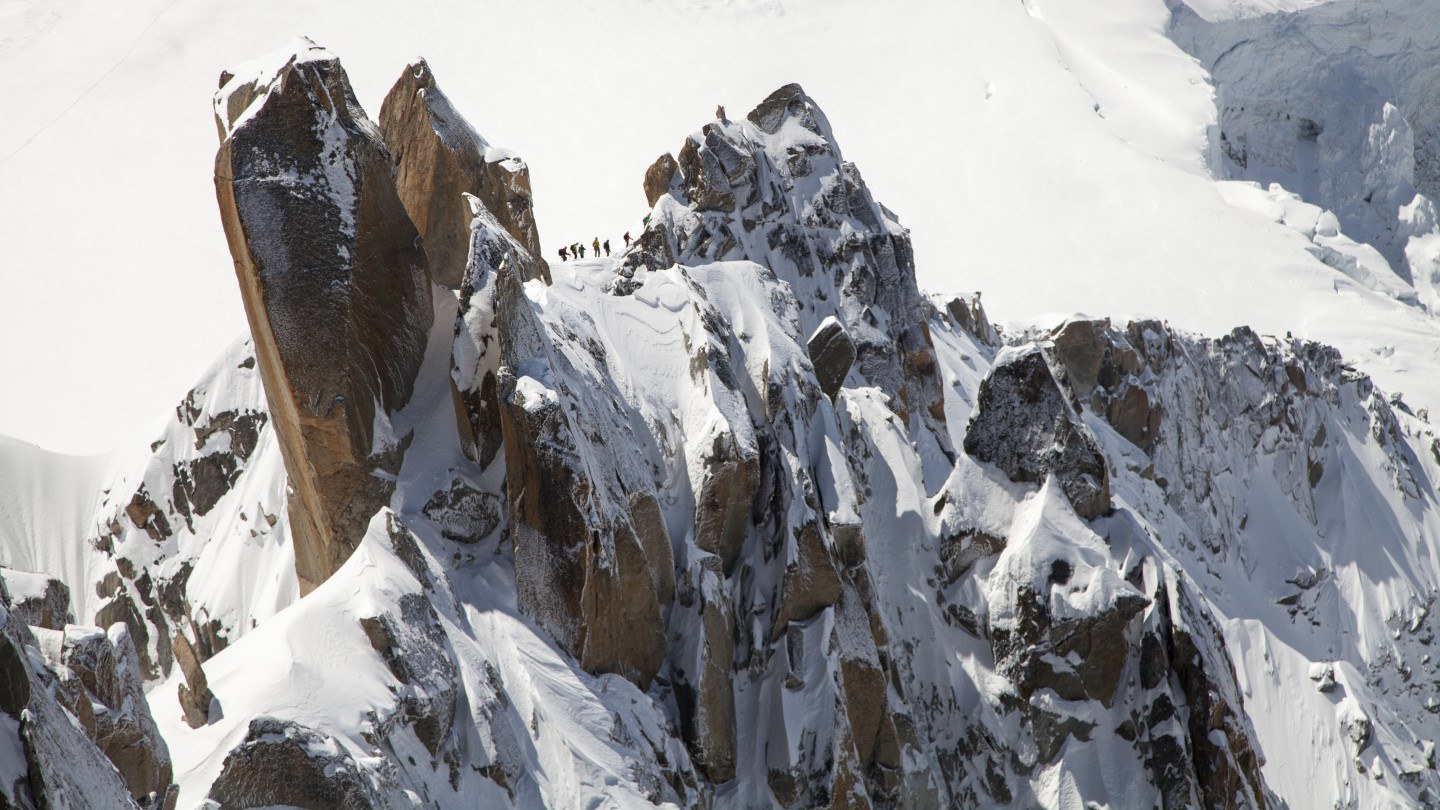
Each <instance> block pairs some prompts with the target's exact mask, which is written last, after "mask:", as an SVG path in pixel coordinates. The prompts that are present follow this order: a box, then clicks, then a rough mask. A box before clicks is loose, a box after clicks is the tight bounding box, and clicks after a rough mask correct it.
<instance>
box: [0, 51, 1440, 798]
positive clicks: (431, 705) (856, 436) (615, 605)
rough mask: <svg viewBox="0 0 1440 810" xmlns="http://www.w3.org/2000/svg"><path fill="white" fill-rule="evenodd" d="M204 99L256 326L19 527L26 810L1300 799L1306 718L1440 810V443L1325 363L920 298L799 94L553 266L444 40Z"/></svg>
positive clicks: (15, 776)
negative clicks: (1434, 614) (460, 93)
mask: <svg viewBox="0 0 1440 810" xmlns="http://www.w3.org/2000/svg"><path fill="white" fill-rule="evenodd" d="M494 103H495V104H497V105H498V104H502V103H503V97H501V96H497V98H496V100H495V102H494ZM1097 109H1098V105H1097ZM213 110H214V114H215V118H216V124H217V127H218V131H219V134H220V139H221V144H220V147H219V152H218V154H217V156H216V160H215V166H214V180H215V189H216V195H217V198H218V206H219V215H220V219H221V221H222V222H223V225H224V230H225V234H226V237H227V239H228V246H229V249H230V253H231V255H232V258H233V260H234V270H235V276H236V279H237V281H238V285H239V289H240V292H241V300H242V301H243V306H244V308H245V315H246V317H247V319H248V323H249V326H250V334H249V335H248V336H247V337H246V338H244V339H243V340H241V341H238V342H237V343H236V344H235V345H234V346H233V347H232V348H231V349H230V350H228V351H227V352H225V353H224V354H223V355H222V356H221V357H219V358H218V359H217V360H216V361H215V363H214V365H213V366H212V367H211V368H210V369H209V370H208V371H207V372H206V373H205V374H204V375H203V376H202V377H201V378H200V379H199V381H198V382H197V383H196V384H195V386H194V387H193V389H192V390H191V391H190V392H189V393H188V394H187V395H186V396H185V397H184V399H183V400H182V401H181V402H180V403H178V405H177V407H176V409H175V411H174V414H173V416H168V417H167V419H166V421H165V423H164V426H163V429H162V432H161V433H160V435H158V436H157V438H156V439H155V441H154V442H153V444H151V445H150V447H149V448H148V452H146V453H142V454H139V455H137V456H135V457H134V458H131V459H128V460H123V459H122V460H117V461H115V462H114V464H113V466H112V468H110V469H108V470H107V473H106V476H107V477H105V478H104V480H103V483H102V484H100V485H99V486H98V488H96V489H94V490H88V489H87V490H85V491H84V492H80V493H79V494H76V495H75V496H74V502H75V503H83V504H84V506H83V507H77V508H80V509H82V512H81V515H82V518H81V519H79V520H77V521H76V525H77V526H78V527H79V529H78V532H79V534H78V535H77V537H75V538H74V548H73V549H71V550H70V551H69V552H67V554H68V555H69V556H67V557H66V558H65V559H66V560H69V561H68V562H66V563H65V566H66V570H62V571H47V572H31V571H27V570H25V569H24V568H23V567H21V566H17V565H15V564H13V561H16V560H20V561H23V560H30V559H38V558H40V556H41V555H40V554H39V552H38V550H37V544H38V543H39V542H40V540H39V539H38V538H39V537H41V534H40V533H39V532H38V531H37V532H36V533H33V534H32V533H28V532H17V536H14V537H12V536H0V550H3V551H4V552H5V554H6V556H5V558H4V559H3V560H0V561H3V562H4V563H5V564H6V566H7V567H5V568H0V748H3V749H4V750H5V751H7V752H9V753H8V754H6V755H4V756H0V770H3V773H0V806H4V807H10V806H15V807H35V808H39V807H97V808H101V807H104V808H113V807H137V806H138V807H146V808H173V807H206V808H214V807H220V808H250V807H271V806H289V807H307V808H322V807H324V808H331V807H335V808H400V807H446V808H449V807H525V808H529V807H581V806H586V807H589V806H600V805H604V806H617V807H641V806H652V805H660V806H672V807H687V808H688V807H695V808H756V807H767V808H768V807H779V808H812V807H834V808H940V807H979V806H1004V807H1036V806H1043V807H1057V808H1060V807H1063V808H1071V807H1075V808H1079V807H1163V808H1179V807H1186V808H1188V807H1205V808H1279V807H1287V806H1289V807H1303V806H1314V805H1312V804H1310V803H1309V802H1307V796H1306V795H1305V794H1303V793H1300V792H1297V788H1296V786H1295V785H1294V784H1293V783H1292V782H1289V781H1286V779H1285V778H1283V775H1284V774H1285V773H1288V771H1282V770H1277V769H1276V768H1275V767H1274V766H1273V764H1272V763H1273V762H1274V760H1272V759H1271V758H1272V757H1283V756H1287V754H1286V750H1285V749H1284V748H1283V747H1282V746H1281V745H1279V744H1278V743H1277V742H1276V739H1275V737H1274V736H1273V733H1272V732H1273V729H1274V728H1276V727H1277V724H1280V725H1283V724H1284V723H1286V722H1287V718H1288V717H1289V716H1290V714H1291V713H1293V712H1296V711H1297V709H1296V707H1300V709H1301V710H1303V712H1304V713H1305V716H1306V717H1308V718H1312V719H1313V723H1312V726H1307V728H1308V727H1313V728H1317V729H1320V732H1317V734H1319V736H1318V737H1317V740H1312V741H1311V742H1315V745H1316V750H1317V751H1319V753H1318V754H1316V756H1317V757H1319V759H1317V760H1316V761H1317V762H1319V763H1320V764H1319V766H1317V767H1319V768H1320V769H1321V770H1325V771H1326V775H1325V776H1324V778H1326V779H1333V780H1335V781H1334V782H1333V784H1331V785H1330V787H1332V788H1334V790H1333V791H1332V792H1334V793H1336V794H1337V795H1342V796H1344V797H1348V798H1347V801H1345V802H1339V803H1338V806H1436V804H1437V802H1440V772H1437V770H1436V768H1435V761H1434V757H1435V737H1436V732H1437V726H1436V719H1435V718H1436V716H1437V714H1436V713H1437V706H1440V702H1437V699H1436V697H1435V690H1436V687H1437V685H1440V657H1437V656H1436V655H1435V652H1434V649H1433V645H1434V635H1433V632H1432V631H1431V629H1430V621H1429V616H1430V611H1431V609H1432V607H1433V605H1434V599H1435V595H1436V593H1437V592H1440V568H1437V562H1436V561H1437V560H1440V520H1437V519H1436V517H1435V515H1437V514H1440V494H1437V489H1436V486H1435V482H1436V481H1440V434H1437V433H1436V431H1435V429H1434V428H1433V427H1432V426H1431V424H1430V422H1429V417H1428V414H1427V413H1425V412H1424V411H1423V410H1421V409H1414V408H1412V407H1410V406H1409V405H1407V404H1406V403H1405V401H1404V398H1403V397H1401V396H1399V395H1391V394H1387V393H1386V392H1384V391H1382V390H1380V388H1379V387H1377V385H1376V384H1375V383H1374V382H1373V381H1372V380H1371V379H1370V377H1368V376H1367V375H1365V374H1364V373H1361V372H1360V371H1358V370H1357V369H1356V368H1355V367H1353V366H1352V365H1349V364H1348V363H1347V361H1346V359H1345V358H1344V357H1342V356H1341V354H1340V353H1339V352H1338V351H1336V350H1335V349H1333V348H1330V347H1328V346H1325V345H1322V344H1318V343H1313V342H1309V341H1305V340H1301V339H1298V338H1294V337H1290V336H1287V337H1285V338H1283V339H1282V338H1277V337H1269V336H1264V335H1261V334H1259V333H1257V332H1255V331H1254V330H1251V329H1249V328H1245V327H1241V328H1237V329H1235V330H1234V331H1233V332H1230V333H1228V334H1224V335H1220V336H1215V337H1205V336H1200V335H1195V334H1191V333H1188V332H1185V331H1182V330H1178V329H1175V328H1172V327H1171V326H1170V325H1169V324H1167V323H1165V322H1163V321H1158V320H1138V321H1133V322H1129V323H1120V322H1115V321H1111V320H1109V319H1105V318H1095V317H1081V316H1077V317H1074V318H1069V319H1065V320H1063V322H1061V323H1059V324H1058V325H1056V326H1053V327H1051V328H1043V329H1042V328H1039V327H1035V326H1004V327H1001V326H997V325H996V324H995V323H992V321H991V319H990V317H989V316H988V314H987V312H986V310H985V307H984V306H982V304H981V301H980V295H979V294H978V293H977V294H975V295H973V296H970V295H966V296H933V295H927V294H925V293H922V291H921V289H920V287H919V285H918V283H917V280H916V258H915V252H914V250H913V248H912V243H911V236H910V232H909V231H908V230H907V229H906V228H905V227H904V226H902V225H901V224H900V220H899V217H898V216H897V215H896V214H894V213H893V212H891V211H890V210H889V209H888V208H886V207H885V206H883V205H882V204H880V203H879V202H878V201H877V200H876V199H875V197H874V195H873V194H872V192H871V190H870V188H869V186H867V184H866V182H865V180H864V178H863V176H862V174H861V171H860V169H859V167H857V166H856V165H855V164H854V163H852V162H850V161H849V160H847V159H846V158H845V156H844V153H843V152H842V151H841V146H840V144H839V142H838V140H837V137H836V128H835V127H833V126H832V124H831V122H830V121H829V119H828V118H827V117H826V115H825V113H824V112H823V111H822V110H821V107H820V105H819V103H818V102H817V101H816V99H814V98H812V97H811V96H810V95H809V94H808V93H807V92H806V91H805V90H804V89H803V88H801V87H800V86H799V85H797V84H787V85H785V86H783V87H781V88H780V89H778V90H776V91H775V92H774V93H772V94H770V95H769V96H768V97H766V98H764V99H761V100H759V102H758V104H757V105H756V106H755V107H754V109H753V110H751V111H749V112H748V113H747V114H745V115H744V116H741V117H736V118H730V117H728V116H727V115H726V113H725V111H724V109H723V108H722V109H720V110H717V113H716V118H715V119H714V120H712V121H708V122H702V123H701V125H700V127H699V128H698V129H697V130H695V131H693V132H692V133H691V134H689V135H688V136H685V137H684V138H683V140H681V141H680V142H679V143H678V145H677V148H676V149H675V150H674V151H673V152H671V153H667V154H664V155H662V156H661V157H660V158H658V159H657V160H656V161H655V162H654V163H653V165H651V166H650V167H649V169H648V170H643V171H641V169H642V168H643V167H637V171H636V178H637V180H640V183H639V186H640V187H639V188H637V189H635V192H636V197H637V199H638V198H639V197H640V196H641V194H642V193H643V197H644V199H645V201H646V203H647V204H648V205H649V212H648V215H647V216H646V217H645V220H644V222H645V226H644V227H643V229H638V230H640V233H639V236H638V238H636V239H634V240H633V241H630V242H629V243H628V244H625V245H623V246H621V248H620V249H618V250H616V251H614V253H613V255H609V254H608V252H607V255H604V256H599V255H592V256H591V257H589V258H583V259H581V258H572V259H568V260H566V261H563V262H561V263H558V264H554V265H551V264H548V263H547V262H546V261H544V260H543V259H542V258H541V257H540V246H541V241H540V236H539V230H538V228H537V225H536V221H535V214H534V206H533V198H532V191H531V187H530V181H529V174H528V168H527V165H526V164H525V162H524V161H522V160H521V159H520V158H519V157H518V156H517V155H516V154H515V153H514V152H511V151H509V150H506V149H502V148H499V147H495V146H492V145H490V144H489V143H488V142H487V141H486V140H485V138H483V137H482V136H481V135H480V134H479V133H478V132H477V131H476V130H475V129H474V128H473V127H472V126H471V125H470V124H469V123H467V121H466V119H465V118H464V117H462V115H461V113H460V112H459V111H458V110H457V109H456V107H455V106H454V104H452V102H451V101H450V99H449V98H448V97H447V96H446V95H445V94H444V93H443V92H442V91H441V89H440V84H439V80H438V79H437V77H436V75H435V73H434V71H433V70H432V68H431V66H430V64H429V63H427V62H426V61H425V60H423V59H422V60H417V61H414V62H411V63H410V64H408V65H405V66H403V68H402V70H401V73H400V79H399V81H398V82H397V83H396V84H395V85H394V86H393V88H392V89H391V90H390V91H389V94H388V95H386V96H385V99H384V103H383V105H382V107H381V109H380V114H379V122H378V124H377V123H375V122H373V121H372V120H371V119H370V118H369V117H367V115H366V113H365V111H364V110H363V109H362V108H361V106H360V104H359V102H358V101H357V98H356V94H355V92H354V90H353V89H352V87H351V85H350V82H349V79H348V77H347V75H346V72H345V70H344V68H343V67H342V65H341V62H340V60H339V58H338V57H336V56H335V55H333V54H331V53H329V52H328V51H325V50H323V49H321V48H320V47H318V46H316V45H315V44H314V43H312V42H310V41H308V40H298V41H297V42H296V43H294V44H293V45H292V47H291V48H290V49H288V50H286V51H284V52H282V53H279V54H276V55H273V56H271V57H268V58H266V59H263V60H260V61H258V62H255V63H253V64H251V65H247V66H244V67H237V68H235V69H233V70H229V71H227V72H225V73H224V74H223V75H222V76H221V81H220V89H219V91H218V92H217V93H216V95H215V96H214V99H213ZM201 171H203V167H201ZM86 485H87V486H88V484H86ZM76 486H78V485H76ZM9 525H10V524H7V523H0V528H3V527H6V526H9ZM36 525H37V526H39V525H40V524H38V523H37V524H36ZM1394 672H1400V673H1402V675H1400V676H1397V677H1392V673H1394ZM1331 770H1334V771H1336V773H1335V775H1330V773H1329V772H1330V771H1331ZM1327 789H1329V788H1327ZM1327 795H1328V794H1327Z"/></svg>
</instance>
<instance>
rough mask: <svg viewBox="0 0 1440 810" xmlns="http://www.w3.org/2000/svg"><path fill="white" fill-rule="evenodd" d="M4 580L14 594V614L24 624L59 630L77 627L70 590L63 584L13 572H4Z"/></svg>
mask: <svg viewBox="0 0 1440 810" xmlns="http://www.w3.org/2000/svg"><path fill="white" fill-rule="evenodd" d="M0 579H3V580H5V587H6V588H7V589H8V590H9V592H10V613H11V615H12V616H14V617H15V619H16V620H18V621H19V622H21V623H22V624H27V625H29V626H31V627H43V628H45V629H46V630H59V629H61V628H63V627H64V626H65V625H67V624H72V623H74V621H75V617H74V615H72V614H71V612H70V589H69V588H67V587H65V583H63V582H61V581H60V580H58V579H55V578H53V577H49V576H46V575H45V574H32V573H29V572H26V571H15V570H13V569H10V568H0Z"/></svg>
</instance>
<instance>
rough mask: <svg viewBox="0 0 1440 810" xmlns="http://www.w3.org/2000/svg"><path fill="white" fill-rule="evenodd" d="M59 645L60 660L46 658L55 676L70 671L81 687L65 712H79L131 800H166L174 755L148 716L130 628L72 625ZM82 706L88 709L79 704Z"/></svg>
mask: <svg viewBox="0 0 1440 810" xmlns="http://www.w3.org/2000/svg"><path fill="white" fill-rule="evenodd" d="M58 641H59V642H60V649H59V651H58V653H59V655H58V658H56V657H55V656H53V655H47V658H48V659H49V660H50V661H51V663H52V666H54V667H55V668H56V669H57V671H62V670H68V674H71V675H73V676H74V678H75V680H76V681H78V684H79V686H80V687H81V690H77V691H78V694H76V697H77V698H79V700H76V701H75V702H74V704H69V703H67V708H68V707H69V706H70V705H74V706H75V708H76V709H77V710H78V712H79V714H78V716H80V717H82V718H83V719H82V725H84V726H85V727H86V729H87V731H89V732H90V735H91V738H92V739H93V740H94V741H95V744H96V745H98V746H99V747H100V750H101V751H102V752H103V753H104V754H105V756H106V757H107V758H108V759H109V760H110V761H111V762H112V763H114V765H115V768H116V769H117V770H118V771H119V772H120V776H121V778H122V779H124V781H125V784H126V786H127V787H128V788H129V789H130V795H131V796H133V797H134V798H135V799H136V800H139V801H149V800H151V799H153V798H154V797H156V796H164V795H165V792H166V790H167V789H168V788H169V786H170V782H171V766H170V750H169V747H168V746H167V745H166V744H165V740H164V738H162V737H161V736H160V729H159V728H158V727H156V725H155V721H154V719H153V718H152V717H151V715H150V706H149V704H148V703H147V702H146V699H145V690H144V685H145V683H144V680H143V678H142V673H141V671H140V660H139V657H138V656H137V655H136V653H135V645H134V644H133V643H132V642H131V640H130V632H129V629H128V628H127V627H126V626H125V625H124V624H116V625H113V626H111V627H110V629H109V630H108V631H106V630H101V629H100V628H98V627H83V626H76V625H69V626H66V627H64V628H63V631H62V632H61V638H60V639H58ZM47 652H49V651H47ZM56 665H58V666H56ZM63 679H64V676H62V680H63ZM82 701H83V702H85V703H88V706H84V705H80V704H81V702H82Z"/></svg>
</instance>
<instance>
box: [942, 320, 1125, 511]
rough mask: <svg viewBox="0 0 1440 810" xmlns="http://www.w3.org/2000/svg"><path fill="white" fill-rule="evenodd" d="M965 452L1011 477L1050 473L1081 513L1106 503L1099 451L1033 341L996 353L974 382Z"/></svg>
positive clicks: (1030, 479) (1038, 477) (1035, 479)
mask: <svg viewBox="0 0 1440 810" xmlns="http://www.w3.org/2000/svg"><path fill="white" fill-rule="evenodd" d="M965 452H966V453H969V454H970V455H972V456H974V457H975V458H977V459H979V460H980V461H985V462H989V463H991V464H994V465H995V466H996V467H999V468H1000V470H1001V471H1003V472H1004V473H1005V475H1007V476H1008V477H1009V478H1010V480H1012V481H1022V482H1027V483H1039V482H1040V481H1043V480H1044V479H1045V477H1046V476H1054V477H1055V478H1056V480H1058V481H1059V483H1060V486H1061V488H1062V489H1063V490H1064V492H1065V495H1066V496H1067V497H1068V498H1069V499H1070V503H1071V504H1072V505H1073V506H1074V507H1075V511H1076V512H1077V513H1078V514H1079V515H1080V516H1081V517H1084V518H1094V517H1097V516H1099V515H1100V514H1102V513H1104V512H1105V511H1107V510H1109V508H1110V478H1109V473H1108V472H1107V470H1106V467H1105V459H1104V457H1103V456H1101V455H1100V449H1099V448H1098V447H1096V445H1095V440H1094V439H1093V438H1092V437H1091V436H1090V433H1089V431H1088V430H1087V429H1086V428H1085V426H1084V424H1082V423H1081V421H1080V418H1079V416H1078V415H1077V414H1076V413H1075V411H1074V409H1073V408H1072V407H1071V405H1070V402H1069V401H1068V400H1067V399H1066V397H1065V395H1064V393H1063V392H1062V391H1061V389H1060V386H1059V384H1058V383H1056V381H1055V377H1054V375H1053V374H1052V373H1051V372H1050V365H1049V363H1048V362H1046V360H1045V354H1044V353H1043V352H1042V351H1041V350H1040V349H1039V348H1038V347H1034V346H1031V347H1028V348H1023V349H1020V350H1012V351H1011V352H1009V353H1008V354H1005V355H1002V356H1001V357H999V358H997V359H996V361H995V367H994V368H993V369H991V371H990V376H988V377H986V378H985V381H984V382H983V383H981V385H980V398H979V401H978V402H977V404H976V408H975V413H974V415H973V416H972V417H971V418H970V426H969V428H968V429H967V430H966V431H965Z"/></svg>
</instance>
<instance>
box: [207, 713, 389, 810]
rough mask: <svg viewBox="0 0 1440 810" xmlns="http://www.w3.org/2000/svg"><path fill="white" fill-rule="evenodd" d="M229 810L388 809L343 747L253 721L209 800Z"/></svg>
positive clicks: (287, 726)
mask: <svg viewBox="0 0 1440 810" xmlns="http://www.w3.org/2000/svg"><path fill="white" fill-rule="evenodd" d="M207 798H208V799H209V800H210V801H212V802H215V803H216V804H218V805H219V806H220V807H221V808H224V809H225V810H231V808H234V810H242V808H247V807H271V806H275V805H280V806H286V807H301V808H307V809H308V810H320V809H321V808H336V810H373V809H374V808H380V807H388V806H389V805H388V803H387V802H384V801H383V799H382V798H381V797H380V796H378V795H377V794H376V793H375V791H374V790H373V789H372V788H371V787H370V785H369V784H368V783H367V782H366V780H365V779H364V778H363V777H361V776H360V773H359V767H358V766H357V765H356V763H355V759H354V757H353V756H352V755H351V754H350V752H349V751H347V750H346V749H345V748H344V746H342V745H340V744H339V743H337V742H336V741H335V740H333V739H330V738H328V737H326V736H324V735H322V734H319V733H317V732H315V731H314V730H312V729H309V728H306V727H304V726H301V725H299V724H297V723H292V722H289V721H285V720H280V719H277V718H274V717H258V718H256V719H254V720H252V721H250V728H249V731H248V733H247V734H246V735H245V739H244V740H243V741H242V742H241V743H240V744H239V745H238V746H236V747H235V748H234V749H233V750H231V752H230V754H229V755H228V756H226V757H225V763H224V765H222V766H221V769H220V776H219V777H217V778H216V779H215V782H214V784H213V785H211V787H210V795H209V796H208V797H207Z"/></svg>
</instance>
